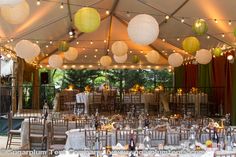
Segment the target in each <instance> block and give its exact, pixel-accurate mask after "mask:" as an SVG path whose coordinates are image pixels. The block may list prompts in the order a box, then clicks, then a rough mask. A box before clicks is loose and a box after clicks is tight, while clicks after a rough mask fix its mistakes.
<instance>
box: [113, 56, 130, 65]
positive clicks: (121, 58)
mask: <svg viewBox="0 0 236 157" xmlns="http://www.w3.org/2000/svg"><path fill="white" fill-rule="evenodd" d="M113 58H114V60H115V61H116V62H117V63H124V62H126V60H127V58H128V54H125V55H124V56H116V55H113Z"/></svg>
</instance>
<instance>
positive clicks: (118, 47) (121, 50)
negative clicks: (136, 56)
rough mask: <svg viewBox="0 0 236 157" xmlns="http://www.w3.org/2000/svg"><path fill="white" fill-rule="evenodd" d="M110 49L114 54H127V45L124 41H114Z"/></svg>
mask: <svg viewBox="0 0 236 157" xmlns="http://www.w3.org/2000/svg"><path fill="white" fill-rule="evenodd" d="M111 50H112V53H113V54H114V55H116V56H124V55H125V54H127V51H128V46H127V44H126V43H125V42H124V41H116V42H114V43H113V44H112V46H111Z"/></svg>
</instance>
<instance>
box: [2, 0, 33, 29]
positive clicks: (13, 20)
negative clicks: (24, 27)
mask: <svg viewBox="0 0 236 157" xmlns="http://www.w3.org/2000/svg"><path fill="white" fill-rule="evenodd" d="M29 14H30V7H29V4H28V3H27V2H26V1H25V0H24V1H22V2H21V3H19V4H16V5H10V6H8V5H7V6H2V7H1V15H2V17H3V19H4V20H6V21H7V22H8V23H10V24H20V23H22V22H24V21H25V20H26V19H27V17H28V16H29Z"/></svg>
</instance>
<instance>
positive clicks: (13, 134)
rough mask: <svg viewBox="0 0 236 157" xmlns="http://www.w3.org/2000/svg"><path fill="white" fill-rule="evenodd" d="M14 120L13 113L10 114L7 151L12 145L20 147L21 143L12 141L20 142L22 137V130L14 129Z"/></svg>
mask: <svg viewBox="0 0 236 157" xmlns="http://www.w3.org/2000/svg"><path fill="white" fill-rule="evenodd" d="M12 118H13V112H9V113H8V132H7V144H6V149H8V148H10V147H11V145H18V146H19V145H20V142H17V141H12V140H13V139H14V140H15V139H16V140H19V139H20V135H21V130H20V129H18V130H14V129H12Z"/></svg>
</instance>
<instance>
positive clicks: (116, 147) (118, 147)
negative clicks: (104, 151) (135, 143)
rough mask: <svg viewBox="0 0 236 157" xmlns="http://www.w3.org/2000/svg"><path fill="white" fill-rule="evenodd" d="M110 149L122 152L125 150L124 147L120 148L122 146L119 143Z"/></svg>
mask: <svg viewBox="0 0 236 157" xmlns="http://www.w3.org/2000/svg"><path fill="white" fill-rule="evenodd" d="M112 149H113V150H124V149H125V147H124V146H122V144H120V143H117V145H115V146H112Z"/></svg>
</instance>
